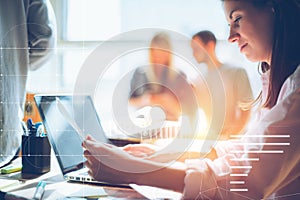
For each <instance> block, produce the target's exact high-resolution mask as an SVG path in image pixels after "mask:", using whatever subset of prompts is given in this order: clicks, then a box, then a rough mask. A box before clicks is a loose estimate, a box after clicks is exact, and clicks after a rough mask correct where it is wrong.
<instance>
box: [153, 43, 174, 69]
mask: <svg viewBox="0 0 300 200" xmlns="http://www.w3.org/2000/svg"><path fill="white" fill-rule="evenodd" d="M150 56H151V58H152V62H153V63H155V64H161V65H168V64H169V63H170V59H171V54H170V52H168V51H167V50H164V49H159V48H158V47H152V48H151V51H150Z"/></svg>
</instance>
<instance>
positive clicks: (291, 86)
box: [278, 65, 300, 100]
mask: <svg viewBox="0 0 300 200" xmlns="http://www.w3.org/2000/svg"><path fill="white" fill-rule="evenodd" d="M298 88H300V65H298V67H297V69H296V70H295V72H294V73H293V74H292V75H290V76H289V77H288V78H287V79H286V81H285V82H284V83H283V85H282V87H281V90H280V94H279V97H278V100H280V99H283V98H284V97H286V96H287V95H289V94H291V93H292V92H294V91H296V90H297V89H298Z"/></svg>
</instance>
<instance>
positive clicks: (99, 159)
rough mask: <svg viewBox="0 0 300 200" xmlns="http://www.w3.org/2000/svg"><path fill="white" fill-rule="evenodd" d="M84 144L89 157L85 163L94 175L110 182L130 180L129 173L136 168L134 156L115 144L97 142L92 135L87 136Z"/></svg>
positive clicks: (126, 181) (85, 152)
mask: <svg viewBox="0 0 300 200" xmlns="http://www.w3.org/2000/svg"><path fill="white" fill-rule="evenodd" d="M82 146H83V147H84V148H85V151H84V156H85V157H86V159H87V160H86V162H85V165H86V166H87V167H88V168H89V174H90V175H91V176H92V177H94V178H95V179H96V180H100V181H104V182H110V183H129V182H130V179H128V177H127V174H128V173H131V172H132V171H133V170H134V169H133V168H132V163H131V161H132V158H134V157H133V156H131V155H130V154H128V153H126V152H125V151H123V150H122V149H120V148H118V147H115V146H113V145H110V144H105V143H100V142H97V141H95V139H93V138H92V137H91V136H87V137H86V140H85V141H84V142H83V143H82Z"/></svg>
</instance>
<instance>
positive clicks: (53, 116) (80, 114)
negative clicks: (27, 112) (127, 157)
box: [35, 95, 109, 174]
mask: <svg viewBox="0 0 300 200" xmlns="http://www.w3.org/2000/svg"><path fill="white" fill-rule="evenodd" d="M58 101H59V102H58ZM35 102H36V104H37V107H38V110H39V113H40V115H41V118H42V120H43V123H44V125H45V128H46V131H47V134H48V138H49V141H50V143H51V145H52V147H53V150H54V152H55V154H56V157H57V159H58V162H59V165H60V168H61V169H62V172H63V174H65V173H67V172H69V171H72V170H75V169H77V168H80V167H82V163H83V162H84V161H85V158H84V157H83V148H82V146H81V143H82V138H81V137H80V134H78V130H76V127H74V125H72V123H70V119H66V118H67V117H66V116H65V115H66V114H65V113H63V112H62V110H61V109H60V108H59V105H58V104H61V105H63V108H64V110H65V111H66V112H67V115H68V116H69V117H70V118H71V120H73V122H75V124H76V125H77V126H78V128H80V129H81V130H82V132H83V133H84V135H87V134H90V135H92V136H93V137H94V138H95V139H96V140H98V141H102V142H105V143H109V141H108V139H107V138H106V136H105V133H104V131H103V129H102V127H101V124H100V120H99V118H98V115H97V112H96V110H95V107H94V104H93V102H92V99H91V97H90V96H71V95H50V96H49V95H36V96H35ZM61 105H60V106H61Z"/></svg>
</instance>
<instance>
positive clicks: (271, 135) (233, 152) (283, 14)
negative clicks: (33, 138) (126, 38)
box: [83, 0, 300, 199]
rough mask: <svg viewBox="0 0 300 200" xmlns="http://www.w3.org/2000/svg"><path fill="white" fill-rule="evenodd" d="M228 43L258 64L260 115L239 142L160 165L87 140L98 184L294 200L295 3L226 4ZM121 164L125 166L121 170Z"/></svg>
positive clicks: (196, 195)
mask: <svg viewBox="0 0 300 200" xmlns="http://www.w3.org/2000/svg"><path fill="white" fill-rule="evenodd" d="M223 1H224V11H225V15H226V19H227V21H228V23H229V25H230V33H229V38H228V40H229V42H232V43H237V45H238V47H239V49H240V52H241V53H242V54H244V55H245V56H246V57H247V58H248V59H249V60H250V61H255V62H257V61H259V62H261V69H262V71H263V80H264V85H265V86H266V87H263V91H262V94H263V95H262V102H263V104H262V108H263V109H262V112H261V113H260V117H259V119H258V121H257V123H256V124H255V126H253V127H251V128H250V129H249V130H248V131H247V133H246V134H245V135H243V136H240V137H237V138H235V139H236V140H234V141H228V143H222V144H218V145H217V146H216V147H215V150H216V152H217V158H216V159H214V160H209V159H190V160H186V161H185V165H183V166H180V167H179V166H176V167H175V166H172V165H165V164H162V163H156V162H152V161H148V160H145V159H141V158H137V157H134V156H132V155H129V154H128V153H126V152H125V151H122V150H120V149H118V148H116V147H113V146H110V145H107V144H102V143H98V142H96V141H94V140H93V139H92V138H91V137H87V138H86V140H85V141H84V142H83V147H84V148H85V149H86V150H85V152H84V155H85V157H86V158H87V161H86V166H87V167H88V168H89V169H90V170H89V173H90V174H91V175H92V176H93V177H94V178H96V179H97V180H102V181H108V182H115V183H136V184H140V185H150V186H156V187H162V188H166V189H172V190H176V191H180V192H183V198H185V199H299V198H300V195H299V191H300V190H299V185H300V178H299V175H300V145H299V144H300V135H299V131H300V67H299V65H300V56H299V52H300V49H299V48H300V44H299V35H300V31H299V30H300V26H299V20H300V3H299V0H223ZM120 166H122V167H120Z"/></svg>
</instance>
